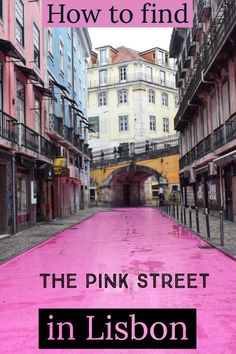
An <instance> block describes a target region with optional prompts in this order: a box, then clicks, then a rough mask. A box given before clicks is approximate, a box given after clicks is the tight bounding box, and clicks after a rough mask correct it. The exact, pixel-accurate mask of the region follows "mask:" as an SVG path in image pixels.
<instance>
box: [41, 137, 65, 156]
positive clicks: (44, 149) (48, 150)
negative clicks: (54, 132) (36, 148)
mask: <svg viewBox="0 0 236 354" xmlns="http://www.w3.org/2000/svg"><path fill="white" fill-rule="evenodd" d="M59 150H60V147H59V146H56V145H55V144H53V143H52V142H51V141H49V140H47V139H45V138H44V137H43V136H40V152H41V154H42V155H43V156H46V157H47V158H49V159H54V158H56V157H57V156H60V151H59Z"/></svg>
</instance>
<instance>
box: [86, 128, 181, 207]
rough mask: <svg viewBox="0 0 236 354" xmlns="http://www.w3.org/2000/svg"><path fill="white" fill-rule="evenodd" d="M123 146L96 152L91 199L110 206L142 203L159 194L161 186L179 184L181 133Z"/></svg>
mask: <svg viewBox="0 0 236 354" xmlns="http://www.w3.org/2000/svg"><path fill="white" fill-rule="evenodd" d="M121 146H122V149H119V153H118V151H114V149H106V150H100V151H94V152H93V160H92V164H91V171H90V177H91V179H90V184H91V189H90V195H91V201H92V200H94V202H98V203H100V204H102V205H109V206H139V205H144V204H146V203H149V202H152V201H153V200H155V199H156V198H157V194H158V188H159V187H160V186H162V187H163V188H164V189H165V190H166V193H170V191H171V190H172V188H173V186H175V187H174V188H177V186H179V139H178V135H171V136H167V137H164V138H158V139H152V140H149V141H148V142H147V141H140V142H135V143H133V142H131V143H126V144H123V145H121Z"/></svg>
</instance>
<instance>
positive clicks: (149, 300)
mask: <svg viewBox="0 0 236 354" xmlns="http://www.w3.org/2000/svg"><path fill="white" fill-rule="evenodd" d="M235 268H236V267H235V261H233V260H232V259H230V258H229V257H227V256H225V255H224V254H223V253H221V252H220V251H218V250H216V249H214V248H210V247H209V246H208V245H207V244H206V243H204V242H203V241H201V240H200V239H199V238H198V237H196V236H194V235H193V234H191V233H190V232H189V231H187V230H186V229H184V228H183V227H181V226H179V225H178V224H177V223H175V222H174V221H173V220H172V219H169V218H168V217H167V216H165V215H163V214H161V213H160V212H159V211H157V210H155V209H152V208H126V209H124V208H123V209H114V210H112V211H106V212H99V213H97V214H96V215H95V216H93V217H91V218H89V219H87V220H85V221H83V222H82V223H80V224H78V225H77V226H75V227H72V228H71V229H69V230H67V231H65V232H62V233H61V234H58V235H57V236H55V237H53V238H52V239H50V240H48V241H46V242H44V243H42V244H40V245H38V246H36V247H35V248H33V249H31V250H30V251H27V252H25V253H23V254H21V255H20V256H17V257H15V258H14V259H12V260H10V261H8V262H6V263H5V264H3V265H2V266H1V272H0V283H1V295H0V312H1V321H0V332H1V346H0V353H2V354H11V353H14V354H17V353H20V354H23V353H24V354H28V353H29V354H34V353H39V352H41V351H42V352H43V353H52V352H53V353H54V352H55V353H71V352H73V353H82V352H84V353H86V354H87V353H99V354H100V353H101V354H102V353H110V352H112V353H113V352H114V353H144V352H145V353H148V354H152V353H153V354H154V353H157V352H158V353H165V350H125V349H124V350H97V349H96V350H95V349H94V350H79V349H77V350H76V349H75V350H73V351H72V350H62V349H61V350H60V349H55V350H53V351H52V350H47V349H46V350H39V349H38V309H39V308H109V307H110V308H196V309H197V349H196V350H190V349H189V350H188V349H187V350H168V353H171V354H172V353H173V354H174V353H182V352H183V353H186V354H190V353H191V354H192V353H195V354H196V353H198V354H213V353H214V354H221V353H224V354H234V353H236V337H235V333H236V303H235V299H236V271H235ZM40 273H56V274H60V273H77V275H78V286H77V288H72V289H60V288H55V289H52V288H51V287H48V288H47V289H44V288H43V282H42V278H41V277H40ZM86 273H94V274H98V273H102V274H104V273H108V274H110V275H112V274H113V273H122V274H124V273H128V274H129V277H128V284H129V288H128V289H119V288H117V289H114V288H111V287H110V288H107V289H104V288H102V289H100V288H99V286H98V285H97V284H94V285H93V286H91V287H90V288H89V289H86V285H85V274H86ZM140 273H145V274H147V275H149V274H150V273H159V274H161V273H171V274H172V275H173V274H175V273H196V274H200V273H209V277H208V279H207V283H206V284H207V286H206V288H203V287H202V283H201V282H200V281H198V285H199V287H198V288H192V289H187V288H184V289H174V288H164V289H163V288H161V287H160V286H159V287H158V286H157V288H155V287H153V282H152V279H151V277H148V278H147V280H148V286H147V287H146V288H143V289H142V288H139V287H138V286H137V281H136V279H137V275H138V274H140Z"/></svg>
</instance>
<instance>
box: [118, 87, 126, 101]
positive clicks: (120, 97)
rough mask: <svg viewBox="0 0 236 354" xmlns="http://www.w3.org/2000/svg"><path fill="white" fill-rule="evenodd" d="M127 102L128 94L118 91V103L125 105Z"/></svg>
mask: <svg viewBox="0 0 236 354" xmlns="http://www.w3.org/2000/svg"><path fill="white" fill-rule="evenodd" d="M127 102H128V92H127V90H120V91H119V103H127Z"/></svg>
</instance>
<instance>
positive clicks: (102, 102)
mask: <svg viewBox="0 0 236 354" xmlns="http://www.w3.org/2000/svg"><path fill="white" fill-rule="evenodd" d="M98 105H99V106H106V105H107V93H106V92H100V93H99V95H98Z"/></svg>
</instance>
